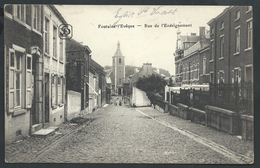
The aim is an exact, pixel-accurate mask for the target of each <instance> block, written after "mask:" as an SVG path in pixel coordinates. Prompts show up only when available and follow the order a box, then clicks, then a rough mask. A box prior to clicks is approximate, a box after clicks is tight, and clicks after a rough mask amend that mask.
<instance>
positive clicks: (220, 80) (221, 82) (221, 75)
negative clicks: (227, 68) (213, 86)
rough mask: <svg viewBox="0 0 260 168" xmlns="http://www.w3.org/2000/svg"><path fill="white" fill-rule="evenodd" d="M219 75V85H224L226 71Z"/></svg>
mask: <svg viewBox="0 0 260 168" xmlns="http://www.w3.org/2000/svg"><path fill="white" fill-rule="evenodd" d="M218 75H219V77H218V83H219V84H223V83H224V71H220V72H219V74H218Z"/></svg>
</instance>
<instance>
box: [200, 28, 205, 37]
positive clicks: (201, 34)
mask: <svg viewBox="0 0 260 168" xmlns="http://www.w3.org/2000/svg"><path fill="white" fill-rule="evenodd" d="M204 38H205V27H200V39H204Z"/></svg>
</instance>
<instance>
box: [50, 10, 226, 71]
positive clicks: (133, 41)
mask: <svg viewBox="0 0 260 168" xmlns="http://www.w3.org/2000/svg"><path fill="white" fill-rule="evenodd" d="M55 7H56V8H57V9H58V11H59V12H60V13H61V15H62V16H63V17H64V19H65V20H66V22H67V23H68V24H70V25H72V27H73V39H75V40H76V41H78V42H81V43H82V44H84V45H87V46H88V47H89V48H90V49H91V51H92V53H91V55H92V58H93V59H94V60H95V61H96V62H97V63H99V64H100V65H101V66H105V65H112V56H113V55H114V54H115V52H116V49H117V43H118V41H119V42H120V44H121V45H120V47H121V51H122V53H123V55H124V56H125V64H126V65H132V66H137V67H141V66H142V65H143V63H147V62H149V63H152V66H153V67H156V68H163V69H165V70H168V71H169V72H170V74H171V75H174V73H175V64H174V63H175V61H174V56H173V53H174V52H175V48H176V38H177V34H176V32H177V28H176V27H164V26H163V25H162V24H167V25H171V24H172V25H174V24H186V25H191V26H190V27H180V31H181V35H187V34H190V33H197V35H198V34H199V27H203V26H204V27H206V29H209V26H208V25H207V23H208V22H209V21H210V20H211V19H212V18H214V17H216V16H218V15H219V14H220V13H221V12H222V11H223V10H224V9H225V8H226V7H227V6H140V5H139V6H118V5H113V6H110V5H106V6H102V5H55ZM121 24H123V25H124V26H125V27H123V28H121V27H115V28H105V26H106V25H107V26H111V25H121ZM145 24H146V25H151V26H152V27H145ZM156 24H157V25H158V26H157V27H155V25H156ZM138 25H140V26H138Z"/></svg>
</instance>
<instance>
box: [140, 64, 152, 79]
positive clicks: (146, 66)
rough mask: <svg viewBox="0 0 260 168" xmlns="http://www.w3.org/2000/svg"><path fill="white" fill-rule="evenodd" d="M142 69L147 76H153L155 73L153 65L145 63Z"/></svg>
mask: <svg viewBox="0 0 260 168" xmlns="http://www.w3.org/2000/svg"><path fill="white" fill-rule="evenodd" d="M142 69H143V72H144V75H145V76H148V75H152V73H153V68H152V63H148V62H147V63H144V64H143V67H142Z"/></svg>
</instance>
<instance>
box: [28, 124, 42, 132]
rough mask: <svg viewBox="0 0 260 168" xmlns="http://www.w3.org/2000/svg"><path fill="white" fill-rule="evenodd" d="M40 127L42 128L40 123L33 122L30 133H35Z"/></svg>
mask: <svg viewBox="0 0 260 168" xmlns="http://www.w3.org/2000/svg"><path fill="white" fill-rule="evenodd" d="M40 129H42V124H34V125H33V126H32V132H31V133H32V134H33V133H35V132H36V131H39V130H40Z"/></svg>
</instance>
